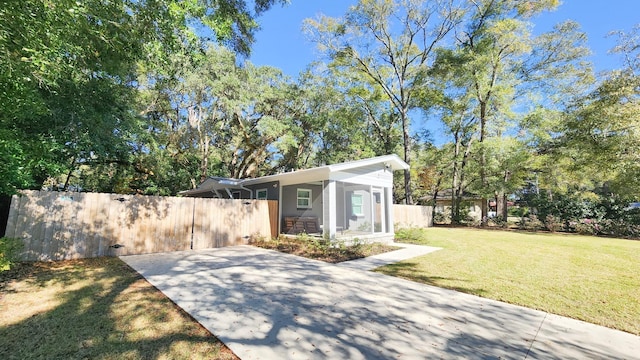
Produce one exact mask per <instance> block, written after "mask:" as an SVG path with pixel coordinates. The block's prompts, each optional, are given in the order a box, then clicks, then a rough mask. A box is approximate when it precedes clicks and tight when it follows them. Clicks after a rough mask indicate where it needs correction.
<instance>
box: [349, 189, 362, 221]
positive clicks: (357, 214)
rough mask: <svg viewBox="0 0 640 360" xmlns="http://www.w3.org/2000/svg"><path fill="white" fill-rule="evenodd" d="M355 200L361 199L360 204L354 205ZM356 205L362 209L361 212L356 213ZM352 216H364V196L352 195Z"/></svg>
mask: <svg viewBox="0 0 640 360" xmlns="http://www.w3.org/2000/svg"><path fill="white" fill-rule="evenodd" d="M354 198H359V199H360V204H357V205H356V204H354V202H353V199H354ZM354 205H355V206H358V207H359V208H360V211H358V212H356V211H355V208H354ZM351 214H352V215H355V216H364V196H363V195H362V194H351Z"/></svg>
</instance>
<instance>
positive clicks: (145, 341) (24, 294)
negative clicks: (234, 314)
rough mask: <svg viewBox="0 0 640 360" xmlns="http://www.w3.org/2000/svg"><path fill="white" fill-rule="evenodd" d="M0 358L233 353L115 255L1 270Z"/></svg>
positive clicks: (198, 356)
mask: <svg viewBox="0 0 640 360" xmlns="http://www.w3.org/2000/svg"><path fill="white" fill-rule="evenodd" d="M0 359H237V357H236V356H235V355H234V354H233V353H232V352H231V351H230V350H229V349H228V348H226V347H225V346H224V344H222V343H221V342H220V341H219V340H218V339H216V338H215V337H214V336H213V335H211V333H210V332H209V331H207V330H206V329H205V328H203V327H202V326H201V325H200V324H199V323H198V322H196V321H195V320H193V319H192V318H191V317H190V316H189V315H188V314H186V313H185V312H184V311H182V309H180V308H179V307H177V306H176V305H175V304H173V303H172V302H171V300H169V299H168V298H167V297H166V296H164V294H162V293H161V292H160V291H158V290H157V289H156V288H154V287H153V286H152V285H151V284H149V283H148V282H147V281H146V280H145V279H144V278H142V277H141V276H140V275H139V274H138V273H136V272H135V271H134V270H133V269H131V268H130V267H129V266H127V265H126V264H125V263H124V262H122V261H121V260H120V259H118V258H98V259H87V260H73V261H60V262H51V263H30V264H17V265H16V267H15V268H13V269H11V270H9V271H3V272H0Z"/></svg>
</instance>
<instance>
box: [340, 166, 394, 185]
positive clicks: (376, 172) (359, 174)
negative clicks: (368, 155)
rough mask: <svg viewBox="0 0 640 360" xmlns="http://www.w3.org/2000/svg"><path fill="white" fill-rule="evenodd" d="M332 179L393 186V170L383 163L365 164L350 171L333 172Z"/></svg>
mask: <svg viewBox="0 0 640 360" xmlns="http://www.w3.org/2000/svg"><path fill="white" fill-rule="evenodd" d="M331 179H332V180H337V181H345V182H350V183H355V184H363V185H372V186H379V187H391V186H393V172H392V171H391V170H387V169H385V168H384V166H383V165H382V164H376V165H372V166H365V167H361V168H357V169H351V170H348V171H338V172H336V173H333V174H331Z"/></svg>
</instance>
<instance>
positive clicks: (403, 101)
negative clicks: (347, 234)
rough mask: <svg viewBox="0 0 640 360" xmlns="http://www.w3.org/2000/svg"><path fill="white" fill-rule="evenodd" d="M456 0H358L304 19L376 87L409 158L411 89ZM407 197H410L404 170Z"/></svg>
mask: <svg viewBox="0 0 640 360" xmlns="http://www.w3.org/2000/svg"><path fill="white" fill-rule="evenodd" d="M460 15H461V14H460V10H459V8H458V7H457V6H456V5H455V2H454V1H450V0H438V1H428V2H427V1H417V0H399V1H395V0H361V1H359V2H358V4H357V5H355V6H353V7H351V8H350V9H349V11H348V12H347V14H346V15H345V16H344V17H342V18H330V17H326V16H325V17H321V18H320V19H318V20H307V21H306V25H307V30H308V32H309V33H311V34H312V36H313V39H314V41H316V42H317V43H318V44H319V47H320V49H321V50H323V51H324V52H325V53H326V55H327V56H328V57H329V58H330V59H331V60H332V61H333V62H334V65H335V66H339V67H345V68H349V69H354V70H355V71H357V72H360V73H361V74H363V75H364V76H366V77H367V78H368V79H369V80H370V81H371V83H372V84H374V85H375V86H376V87H379V88H380V89H381V90H382V92H383V93H384V95H385V96H386V98H387V99H388V101H389V104H390V107H391V109H393V111H390V112H389V114H392V115H393V114H397V117H398V121H399V122H400V124H401V128H402V138H403V153H404V160H405V161H406V162H407V163H411V136H410V116H409V112H410V110H411V108H412V106H413V105H412V100H413V95H414V92H415V91H417V90H418V89H419V87H420V86H423V84H422V83H421V82H420V80H421V79H423V77H422V76H421V74H423V73H424V71H425V68H427V67H429V66H430V64H431V62H432V61H433V55H434V54H433V51H434V49H435V47H436V46H437V44H438V43H440V42H441V41H442V40H443V39H444V38H445V37H446V36H447V34H449V32H450V31H451V30H452V29H453V28H454V26H455V25H456V24H457V22H458V21H459V19H460ZM404 190H405V195H404V197H405V199H404V200H405V202H406V203H408V204H411V203H413V197H412V191H411V175H410V172H409V171H408V170H407V171H405V173H404Z"/></svg>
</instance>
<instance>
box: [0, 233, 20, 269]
mask: <svg viewBox="0 0 640 360" xmlns="http://www.w3.org/2000/svg"><path fill="white" fill-rule="evenodd" d="M22 246H23V244H22V241H21V240H20V239H15V238H7V237H3V238H0V271H5V270H9V269H10V268H11V265H13V264H15V263H16V262H17V261H18V259H19V255H20V250H22Z"/></svg>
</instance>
